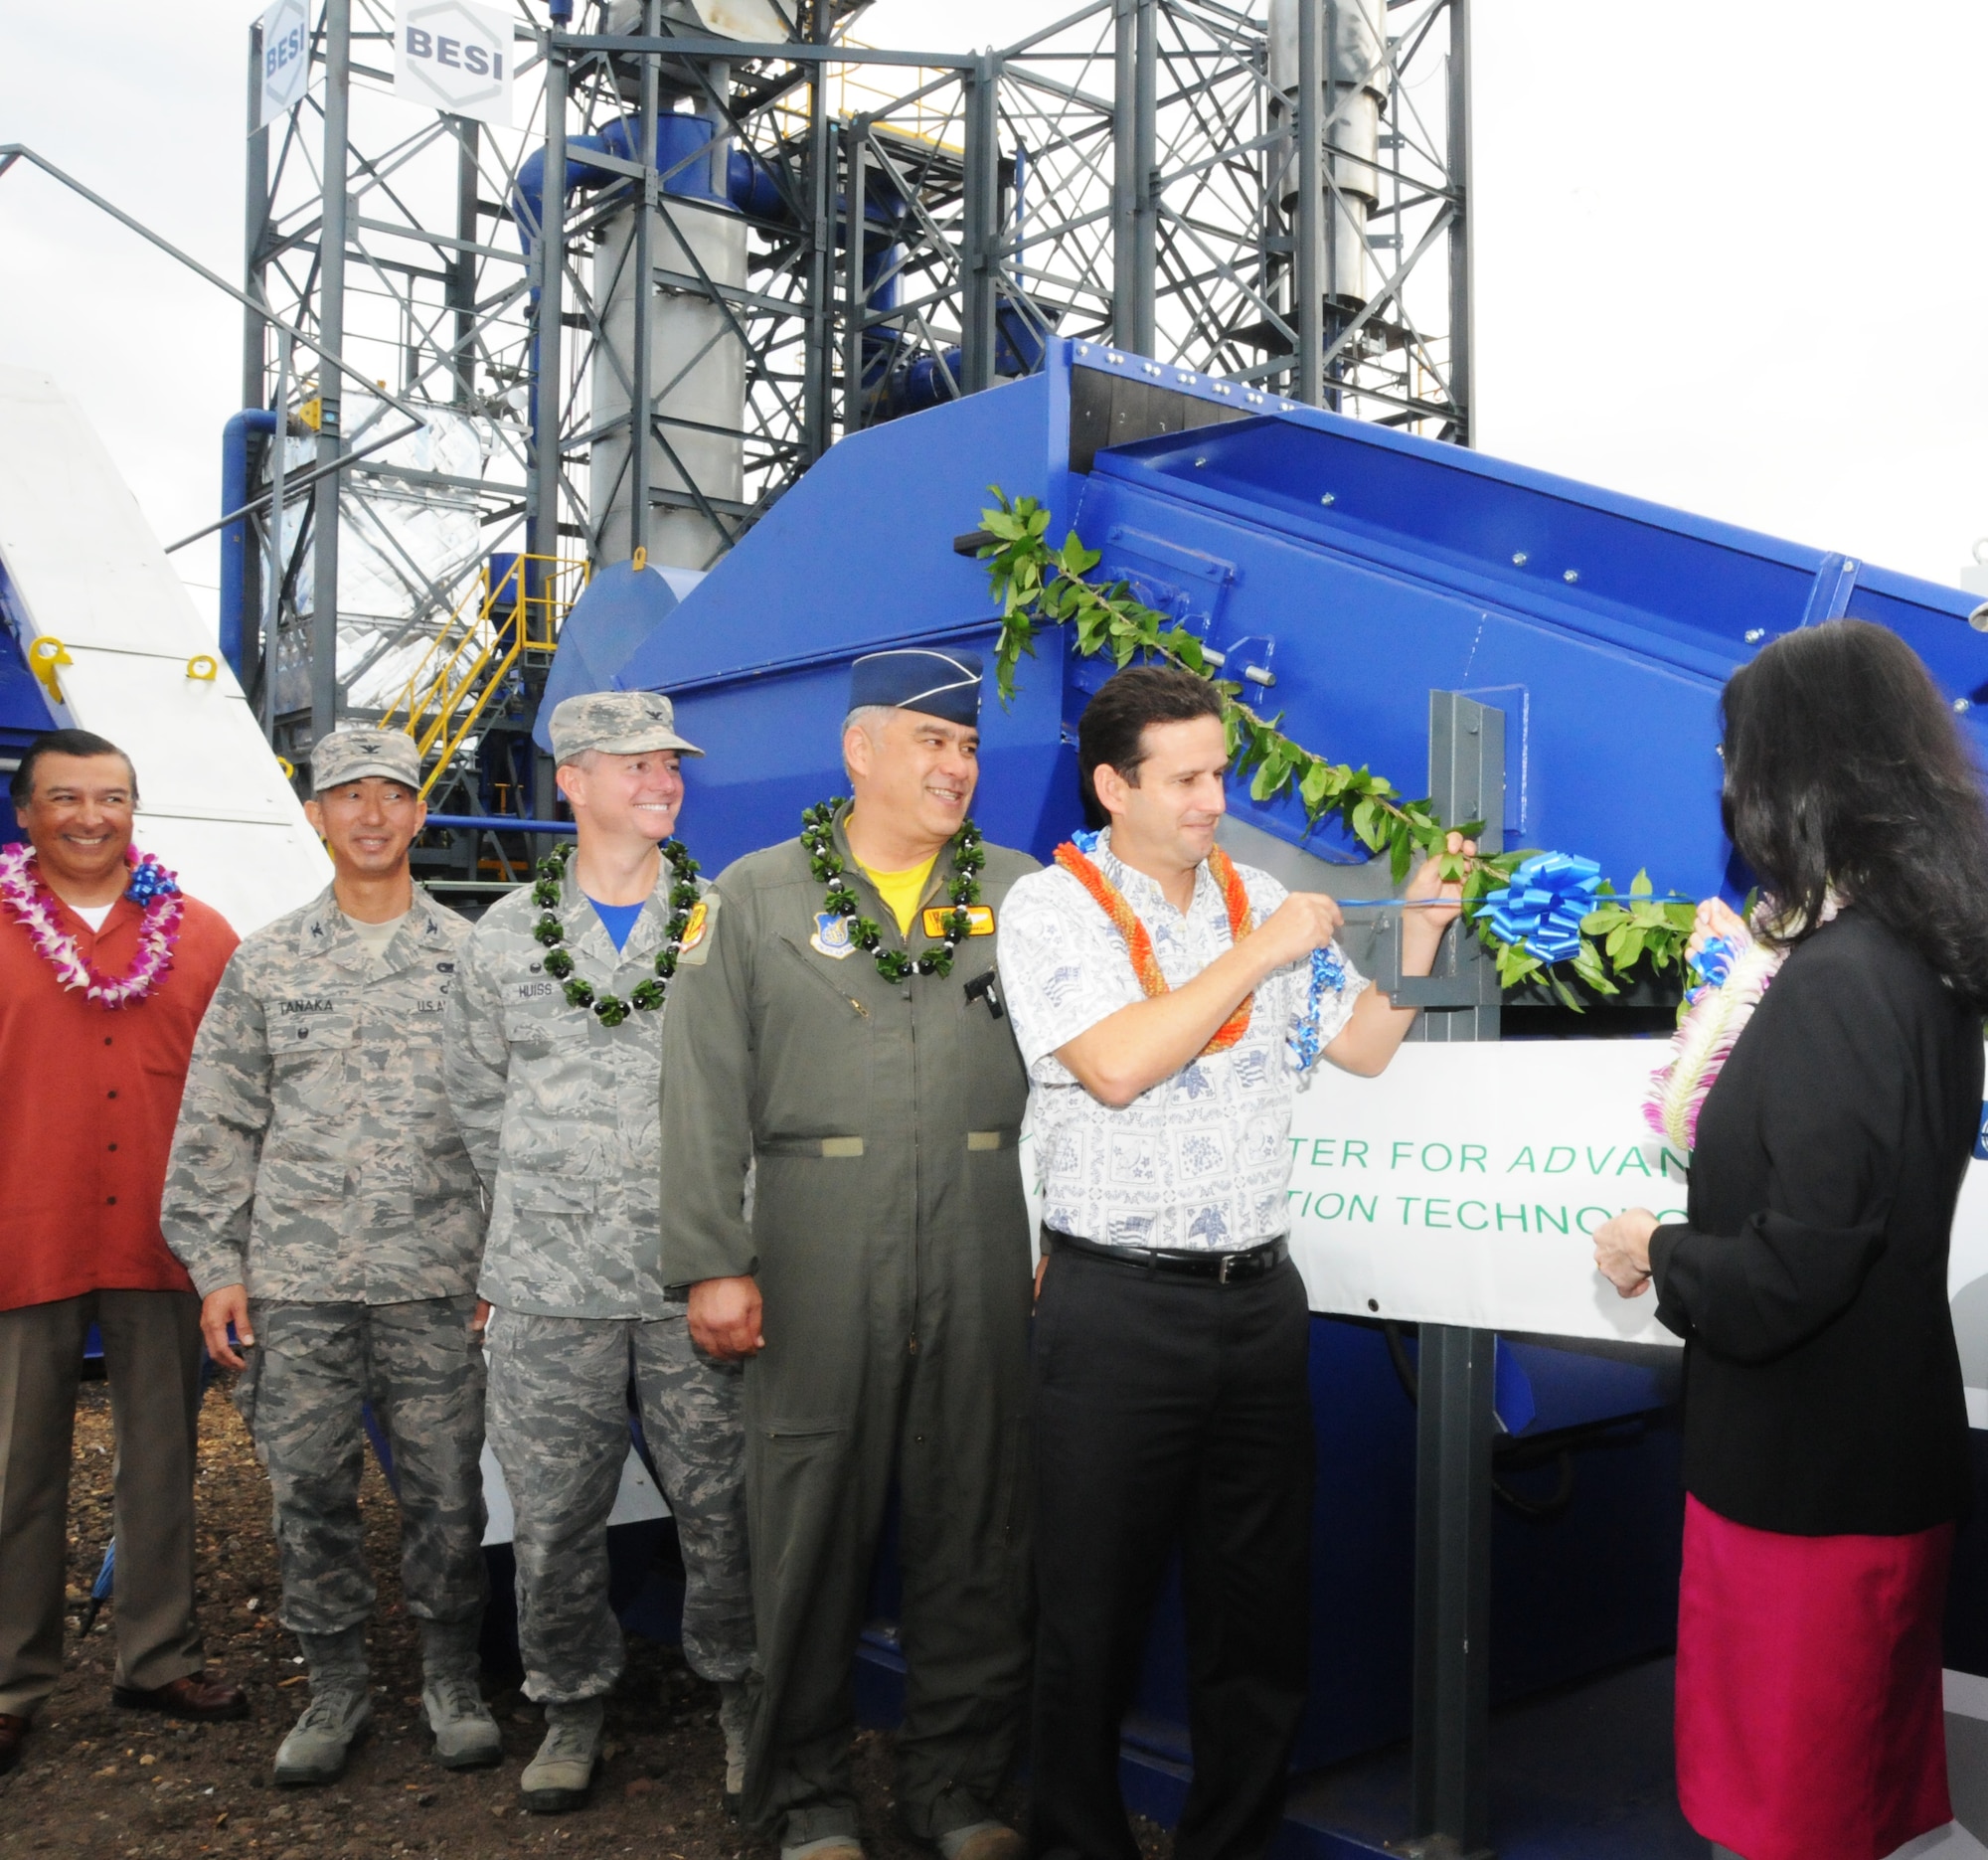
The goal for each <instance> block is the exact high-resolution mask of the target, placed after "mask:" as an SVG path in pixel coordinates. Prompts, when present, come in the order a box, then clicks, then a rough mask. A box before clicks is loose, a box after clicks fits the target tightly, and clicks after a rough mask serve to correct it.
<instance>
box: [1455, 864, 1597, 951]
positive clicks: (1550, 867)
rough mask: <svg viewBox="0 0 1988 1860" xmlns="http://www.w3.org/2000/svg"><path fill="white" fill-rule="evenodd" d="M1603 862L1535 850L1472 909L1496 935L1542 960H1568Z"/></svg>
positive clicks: (1589, 907)
mask: <svg viewBox="0 0 1988 1860" xmlns="http://www.w3.org/2000/svg"><path fill="white" fill-rule="evenodd" d="M1600 890H1601V868H1600V867H1599V866H1598V865H1596V864H1595V863H1594V861H1593V860H1592V859H1576V858H1574V855H1573V854H1571V853H1535V854H1534V855H1533V856H1532V858H1530V859H1528V860H1527V861H1526V862H1525V863H1524V864H1523V865H1521V866H1520V867H1519V868H1518V869H1517V870H1516V871H1514V872H1513V874H1512V878H1511V882H1510V884H1508V885H1507V886H1506V887H1505V888H1504V889H1503V890H1502V891H1495V892H1492V893H1490V894H1489V895H1488V896H1487V897H1486V898H1485V900H1484V902H1483V903H1482V904H1481V905H1479V906H1478V908H1477V913H1476V915H1477V916H1478V917H1480V918H1482V919H1485V920H1487V921H1488V922H1489V923H1490V926H1491V928H1492V930H1495V931H1496V932H1497V934H1498V936H1499V939H1500V940H1501V941H1504V942H1508V943H1515V944H1517V945H1519V946H1520V947H1522V948H1524V949H1526V950H1528V951H1530V952H1531V953H1532V954H1533V955H1536V956H1538V957H1539V959H1540V960H1541V961H1542V962H1566V961H1569V960H1571V959H1572V958H1573V957H1574V956H1576V955H1578V954H1579V953H1580V921H1581V919H1582V918H1584V917H1586V916H1587V915H1588V913H1589V912H1591V911H1592V910H1593V909H1594V906H1595V899H1596V894H1597V893H1598V892H1599V891H1600Z"/></svg>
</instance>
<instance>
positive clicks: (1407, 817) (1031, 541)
mask: <svg viewBox="0 0 1988 1860" xmlns="http://www.w3.org/2000/svg"><path fill="white" fill-rule="evenodd" d="M988 488H989V490H990V492H991V493H992V494H993V496H994V498H995V500H996V508H994V509H990V510H983V511H981V513H980V527H981V529H982V530H983V531H984V532H985V533H986V535H987V536H988V537H989V538H991V539H992V540H991V541H989V542H986V543H984V544H982V546H981V548H980V551H979V555H980V558H981V560H982V561H984V562H985V563H986V564H987V581H988V587H989V590H990V591H991V592H992V593H993V596H994V599H995V602H996V604H997V605H998V606H999V608H1000V611H1001V638H1000V643H999V645H998V646H997V648H996V650H995V659H994V669H995V679H996V683H997V685H998V687H999V690H1000V693H1001V701H1002V702H1003V703H1004V704H1006V703H1008V702H1010V701H1011V700H1012V699H1013V697H1014V695H1015V689H1016V679H1015V675H1016V672H1017V670H1018V669H1019V667H1020V665H1021V661H1022V659H1023V658H1024V657H1025V656H1026V657H1029V658H1034V657H1035V652H1036V644H1035V640H1036V632H1037V630H1038V628H1040V627H1043V626H1063V625H1068V626H1070V627H1071V628H1072V630H1073V634H1074V643H1075V645H1076V647H1077V651H1078V652H1080V653H1082V654H1083V655H1084V656H1085V657H1095V656H1098V655H1100V654H1108V655H1109V656H1110V658H1111V659H1112V660H1113V661H1114V662H1115V663H1116V664H1117V666H1118V667H1119V669H1120V670H1123V669H1124V667H1125V666H1127V665H1129V664H1131V663H1132V661H1133V660H1134V659H1136V658H1141V657H1144V658H1147V659H1151V660H1157V661H1159V662H1160V663H1162V664H1166V665H1172V666H1176V667H1178V668H1179V669H1180V670H1182V671H1188V672H1193V673H1194V674H1195V675H1196V676H1197V677H1201V678H1206V679H1207V680H1208V681H1209V682H1210V683H1211V684H1213V685H1214V686H1215V688H1216V690H1217V691H1219V692H1220V693H1221V694H1222V711H1223V724H1224V727H1225V729H1226V730H1227V731H1228V733H1229V755H1230V766H1231V770H1232V772H1233V773H1234V774H1235V775H1237V776H1238V777H1239V778H1243V779H1246V780H1247V781H1248V783H1249V794H1250V798H1251V799H1253V800H1256V801H1270V800H1274V799H1275V798H1276V797H1277V796H1278V795H1280V794H1283V793H1286V792H1290V793H1295V794H1296V795H1297V797H1298V802H1299V804H1300V805H1301V806H1302V807H1303V809H1304V815H1305V820H1306V822H1307V824H1308V825H1309V826H1312V827H1316V826H1318V825H1319V824H1320V823H1322V822H1323V821H1325V820H1326V819H1328V818H1336V819H1338V820H1339V821H1340V822H1341V823H1342V824H1343V825H1344V826H1345V828H1346V830H1347V831H1348V832H1349V833H1351V834H1352V836H1353V837H1354V838H1355V839H1356V840H1358V841H1359V842H1360V844H1361V845H1363V846H1365V847H1366V848H1368V850H1369V851H1371V852H1375V853H1386V854H1387V855H1388V860H1389V866H1390V869H1391V870H1392V872H1393V874H1394V878H1395V882H1396V884H1398V885H1399V884H1400V883H1401V882H1402V881H1403V880H1404V879H1405V878H1407V877H1408V868H1409V866H1410V864H1411V863H1412V862H1413V860H1414V856H1415V854H1416V853H1418V852H1419V853H1421V854H1424V855H1425V856H1427V857H1428V858H1431V859H1434V860H1435V861H1436V862H1437V867H1438V872H1439V875H1440V876H1441V877H1442V878H1443V879H1444V880H1445V881H1449V880H1461V881H1462V884H1463V900H1464V906H1465V909H1466V911H1468V912H1469V913H1470V916H1471V919H1472V923H1473V926H1474V928H1475V930H1476V933H1477V938H1478V940H1479V941H1480V942H1482V943H1483V944H1484V946H1485V948H1486V949H1488V950H1489V951H1490V952H1491V954H1492V957H1493V959H1494V960H1495V961H1496V962H1497V964H1498V980H1499V982H1500V984H1501V985H1502V986H1504V987H1506V988H1512V987H1516V986H1518V985H1519V984H1520V983H1522V982H1527V981H1531V980H1534V979H1535V978H1539V979H1543V980H1545V981H1546V982H1547V983H1548V984H1549V985H1550V986H1551V987H1552V988H1553V990H1554V992H1555V994H1556V995H1557V996H1558V997H1559V998H1560V999H1561V1000H1562V1001H1563V1002H1564V1003H1565V1004H1566V1005H1567V1006H1569V1007H1571V1008H1574V1009H1575V1010H1576V1011H1578V1010H1579V1009H1580V1006H1581V1003H1580V1000H1579V998H1578V997H1577V996H1576V995H1575V994H1574V990H1573V988H1572V986H1571V985H1570V980H1569V978H1570V977H1574V978H1577V979H1579V980H1580V981H1582V982H1584V983H1586V984H1587V986H1588V987H1590V988H1592V989H1593V990H1594V991H1595V992H1596V993H1597V994H1604V995H1610V994H1618V993H1620V992H1621V984H1622V982H1623V980H1624V979H1625V978H1626V977H1627V976H1628V975H1629V972H1630V971H1631V970H1632V969H1634V968H1635V967H1636V966H1637V965H1638V964H1639V963H1642V962H1647V963H1649V965H1650V966H1651V967H1652V968H1653V969H1657V970H1665V969H1669V968H1671V967H1672V966H1673V965H1681V964H1682V962H1683V958H1684V946H1685V943H1686V942H1687V941H1688V940H1689V938H1690V936H1691V930H1692V919H1693V915H1694V912H1695V909H1696V907H1695V906H1694V905H1693V904H1692V903H1691V902H1690V901H1688V900H1682V899H1676V898H1658V897H1657V896H1656V895H1655V893H1654V890H1653V888H1652V886H1651V884H1650V880H1649V877H1648V875H1647V874H1646V873H1641V872H1639V873H1638V874H1637V875H1636V878H1635V882H1634V883H1633V884H1632V885H1631V886H1630V888H1629V893H1628V895H1627V896H1626V897H1620V896H1618V895H1617V894H1616V892H1615V889H1614V887H1613V886H1612V885H1609V884H1607V883H1605V882H1604V883H1603V885H1602V888H1601V893H1600V897H1599V899H1598V901H1597V903H1596V906H1595V909H1594V910H1593V911H1592V912H1590V913H1589V914H1588V915H1587V916H1586V917H1585V918H1584V919H1582V921H1581V925H1580V949H1579V951H1578V953H1576V954H1575V955H1574V956H1573V957H1571V958H1569V959H1568V960H1567V961H1565V962H1555V963H1548V962H1545V961H1543V960H1542V959H1541V958H1540V957H1539V956H1538V955H1536V954H1535V953H1534V952H1533V951H1532V950H1531V949H1529V948H1527V947H1526V946H1525V945H1524V944H1523V943H1513V942H1506V941H1504V940H1503V939H1502V938H1500V937H1499V936H1498V935H1497V933H1496V932H1495V931H1494V930H1492V928H1491V925H1490V923H1489V921H1488V919H1487V918H1486V917H1484V916H1483V915H1481V914H1480V913H1479V912H1478V911H1476V910H1474V909H1472V907H1475V906H1478V905H1481V903H1482V901H1483V900H1484V899H1485V898H1486V897H1487V896H1489V895H1490V894H1491V893H1493V892H1497V891H1499V890H1501V889H1503V887H1504V886H1505V885H1506V884H1507V883H1508V882H1509V880H1510V878H1511V875H1512V873H1513V871H1514V870H1515V869H1516V868H1517V867H1518V866H1520V865H1521V864H1523V863H1524V861H1525V860H1526V859H1528V858H1529V857H1531V855H1532V850H1533V849H1530V848H1527V849H1522V850H1520V851H1517V852H1505V853H1480V854H1479V855H1478V856H1477V857H1476V858H1474V859H1466V858H1465V857H1464V856H1463V855H1461V854H1458V853H1452V852H1449V851H1448V850H1446V849H1447V846H1448V836H1449V834H1451V833H1452V832H1454V833H1460V834H1462V836H1463V837H1464V838H1465V839H1474V838H1476V837H1477V835H1478V834H1480V833H1481V832H1482V831H1483V830H1484V823H1483V821H1481V820H1470V821H1462V822H1458V823H1455V824H1453V825H1452V824H1446V823H1445V822H1443V821H1441V820H1439V819H1437V818H1436V815H1435V811H1434V808H1433V807H1432V806H1431V804H1430V802H1429V801H1428V800H1427V799H1422V800H1408V799H1407V798H1406V797H1404V796H1403V795H1402V794H1401V792H1400V791H1399V790H1398V789H1397V788H1396V787H1395V786H1394V784H1393V783H1392V782H1390V781H1388V780H1387V779H1385V778H1384V777H1383V776H1380V775H1377V774H1375V773H1373V772H1372V771H1371V770H1370V769H1367V768H1365V767H1362V768H1354V767H1351V766H1350V765H1349V764H1347V763H1345V762H1330V761H1326V760H1325V758H1324V757H1322V756H1320V755H1317V754H1316V753H1314V752H1313V751H1311V750H1308V749H1306V748H1304V747H1303V746H1302V745H1301V744H1298V743H1295V742H1293V741H1292V740H1291V739H1290V738H1289V737H1287V736H1285V735H1284V733H1283V732H1282V731H1281V730H1280V729H1278V727H1277V726H1278V723H1279V722H1280V720H1281V713H1280V714H1279V715H1278V716H1276V717H1268V718H1265V717H1261V716H1259V715H1258V714H1257V713H1256V712H1255V711H1254V710H1253V709H1251V708H1250V706H1249V705H1247V704H1245V703H1244V702H1243V686H1242V685H1240V684H1238V683H1236V682H1235V681H1234V680H1231V679H1226V678H1221V677H1218V676H1217V675H1216V668H1215V666H1214V665H1213V664H1212V663H1211V661H1210V660H1209V658H1208V657H1207V654H1206V651H1205V649H1204V647H1203V645H1202V641H1201V639H1200V637H1199V635H1197V634H1195V633H1192V632H1190V631H1189V630H1188V629H1187V628H1186V627H1185V626H1181V625H1178V624H1177V623H1176V622H1175V621H1174V620H1173V619H1171V618H1170V617H1169V616H1168V615H1166V614H1164V613H1160V612H1157V611H1155V610H1154V609H1153V608H1151V607H1149V606H1147V605H1145V604H1144V603H1143V602H1142V601H1139V600H1137V599H1135V598H1134V597H1133V595H1132V592H1131V590H1130V588H1129V587H1128V585H1127V584H1126V583H1124V582H1113V583H1110V584H1108V585H1104V586H1099V585H1098V584H1096V583H1094V582H1091V581H1089V580H1087V579H1086V577H1087V576H1088V574H1089V572H1090V571H1091V570H1092V569H1094V568H1095V567H1096V566H1097V564H1098V562H1099V561H1100V560H1101V557H1100V554H1099V552H1098V551H1096V550H1094V549H1086V548H1085V547H1084V546H1083V543H1082V541H1081V539H1080V538H1079V537H1078V536H1077V532H1076V531H1075V530H1072V531H1071V533H1070V534H1069V536H1068V537H1066V538H1065V539H1064V543H1063V547H1062V548H1060V549H1059V548H1055V547H1053V546H1052V545H1051V544H1050V542H1049V541H1048V531H1049V524H1050V513H1049V511H1048V510H1047V509H1046V508H1045V507H1044V506H1043V505H1042V504H1041V503H1040V502H1039V501H1038V500H1037V499H1035V498H1033V497H1016V498H1010V497H1009V496H1007V495H1006V493H1004V492H1003V491H1002V490H1001V489H1000V487H999V486H998V485H990V486H989V487H988Z"/></svg>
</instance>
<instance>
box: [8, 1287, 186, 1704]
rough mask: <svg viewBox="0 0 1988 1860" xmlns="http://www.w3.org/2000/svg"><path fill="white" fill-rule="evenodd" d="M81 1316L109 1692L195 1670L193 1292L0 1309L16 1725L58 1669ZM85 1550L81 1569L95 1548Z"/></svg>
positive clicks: (97, 1295)
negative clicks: (105, 1550) (104, 1536)
mask: <svg viewBox="0 0 1988 1860" xmlns="http://www.w3.org/2000/svg"><path fill="white" fill-rule="evenodd" d="M92 1319H94V1321H95V1323H96V1325H97V1328H98V1329H99V1330H100V1331H101V1333H102V1336H103V1363H104V1368H105V1370H106V1371H107V1372H108V1374H109V1378H110V1414H111V1420H112V1423H113V1425H114V1427H115V1431H116V1443H117V1444H116V1458H115V1459H114V1460H113V1461H112V1465H111V1482H112V1502H113V1518H112V1529H113V1530H114V1532H115V1533H116V1539H117V1576H116V1597H117V1601H116V1606H115V1608H114V1610H113V1616H112V1617H113V1619H114V1621H115V1624H116V1633H117V1670H116V1674H115V1679H114V1683H115V1684H117V1685H120V1686H136V1687H140V1688H142V1689H144V1690H147V1691H149V1690H150V1689H152V1688H153V1687H155V1686H163V1685H166V1684H167V1683H169V1682H170V1681H172V1680H174V1679H181V1678H184V1677H185V1676H186V1675H187V1674H189V1673H197V1672H199V1671H200V1670H201V1669H202V1666H203V1665H204V1663H205V1662H204V1659H203V1656H202V1652H201V1644H200V1629H199V1627H198V1625H197V1623H196V1621H195V1619H194V1600H193V1480H194V1443H195V1435H196V1431H197V1428H198V1425H199V1419H200V1300H199V1298H197V1297H196V1296H195V1295H194V1294H193V1293H192V1292H190V1291H93V1292H88V1293H85V1294H84V1295H83V1296H82V1297H80V1298H61V1299H58V1300H57V1301H56V1302H54V1303H52V1304H31V1305H26V1306H24V1307H22V1308H21V1309H19V1310H13V1311H0V1712H5V1713H8V1714H10V1715H12V1716H15V1717H29V1716H32V1715H33V1713H34V1711H35V1708H36V1707H37V1706H39V1705H40V1704H41V1702H42V1701H43V1700H44V1699H46V1698H47V1697H48V1696H49V1694H50V1693H51V1692H53V1691H54V1690H55V1689H56V1681H57V1679H58V1678H59V1677H60V1676H61V1674H62V1663H63V1629H64V1625H65V1621H64V1611H63V1591H64V1583H65V1577H66V1575H67V1566H68V1556H69V1474H70V1455H71V1451H72V1447H73V1439H74V1435H75V1430H76V1391H77V1384H78V1382H79V1381H80V1380H81V1378H82V1373H83V1337H84V1334H85V1332H86V1331H87V1330H88V1328H89V1325H90V1322H91V1320H92ZM88 1548H89V1550H90V1552H91V1558H90V1567H91V1571H92V1574H93V1572H94V1569H95V1557H96V1555H97V1554H99V1547H98V1546H95V1545H91V1546H89V1547H88Z"/></svg>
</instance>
